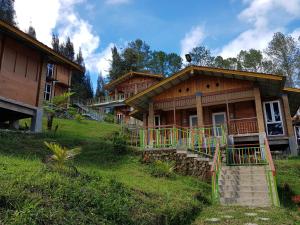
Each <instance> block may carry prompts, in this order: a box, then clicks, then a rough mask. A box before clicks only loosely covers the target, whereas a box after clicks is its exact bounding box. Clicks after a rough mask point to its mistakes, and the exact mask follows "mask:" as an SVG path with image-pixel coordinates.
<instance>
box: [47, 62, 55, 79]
mask: <svg viewBox="0 0 300 225" xmlns="http://www.w3.org/2000/svg"><path fill="white" fill-rule="evenodd" d="M47 77H54V65H53V64H48V65H47Z"/></svg>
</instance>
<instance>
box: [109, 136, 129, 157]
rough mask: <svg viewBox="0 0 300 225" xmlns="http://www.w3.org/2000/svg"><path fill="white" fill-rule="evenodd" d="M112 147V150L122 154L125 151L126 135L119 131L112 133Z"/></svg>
mask: <svg viewBox="0 0 300 225" xmlns="http://www.w3.org/2000/svg"><path fill="white" fill-rule="evenodd" d="M112 142H113V148H114V151H115V152H116V153H118V154H124V153H126V152H127V150H128V149H127V143H126V137H125V136H124V135H122V134H120V133H119V132H116V133H115V134H114V135H113V139H112Z"/></svg>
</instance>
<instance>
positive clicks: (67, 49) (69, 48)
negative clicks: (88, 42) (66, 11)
mask: <svg viewBox="0 0 300 225" xmlns="http://www.w3.org/2000/svg"><path fill="white" fill-rule="evenodd" d="M62 46H63V47H62V48H63V50H62V54H63V55H64V56H65V57H67V58H68V59H70V60H71V61H74V56H75V52H74V45H73V43H72V42H71V39H70V37H67V41H66V43H65V44H64V45H62Z"/></svg>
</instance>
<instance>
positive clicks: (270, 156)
mask: <svg viewBox="0 0 300 225" xmlns="http://www.w3.org/2000/svg"><path fill="white" fill-rule="evenodd" d="M265 153H266V158H267V162H268V163H269V167H270V169H271V171H272V174H273V176H275V175H276V170H275V166H274V162H273V158H272V154H271V150H270V146H269V141H268V139H267V138H265Z"/></svg>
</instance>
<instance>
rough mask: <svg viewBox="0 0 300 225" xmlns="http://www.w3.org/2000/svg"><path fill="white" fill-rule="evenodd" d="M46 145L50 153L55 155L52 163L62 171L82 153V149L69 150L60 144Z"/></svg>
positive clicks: (52, 157)
mask: <svg viewBox="0 0 300 225" xmlns="http://www.w3.org/2000/svg"><path fill="white" fill-rule="evenodd" d="M44 144H45V145H46V146H47V147H48V149H50V151H51V152H52V153H53V155H52V156H51V161H52V162H53V164H54V165H55V166H56V167H57V168H58V169H60V170H62V169H63V168H64V167H65V166H66V163H67V162H68V161H70V160H71V159H73V158H74V157H75V156H76V155H78V154H80V153H81V148H80V147H78V148H73V149H67V148H65V147H62V146H61V145H59V144H56V143H48V142H46V141H45V142H44Z"/></svg>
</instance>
